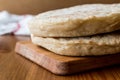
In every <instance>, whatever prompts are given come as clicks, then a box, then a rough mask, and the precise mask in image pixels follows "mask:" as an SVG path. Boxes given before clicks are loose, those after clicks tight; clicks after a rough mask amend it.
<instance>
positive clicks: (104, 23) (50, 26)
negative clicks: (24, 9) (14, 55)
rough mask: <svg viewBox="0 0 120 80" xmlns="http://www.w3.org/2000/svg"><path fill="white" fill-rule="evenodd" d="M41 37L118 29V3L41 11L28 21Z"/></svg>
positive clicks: (33, 30)
mask: <svg viewBox="0 0 120 80" xmlns="http://www.w3.org/2000/svg"><path fill="white" fill-rule="evenodd" d="M29 29H30V32H31V33H32V34H34V35H35V36H41V37H78V36H88V35H94V34H100V33H107V32H112V31H115V30H120V4H86V5H78V6H74V7H70V8H64V9H59V10H53V11H48V12H44V13H41V14H39V15H37V16H36V17H34V18H33V19H32V20H31V21H30V22H29Z"/></svg>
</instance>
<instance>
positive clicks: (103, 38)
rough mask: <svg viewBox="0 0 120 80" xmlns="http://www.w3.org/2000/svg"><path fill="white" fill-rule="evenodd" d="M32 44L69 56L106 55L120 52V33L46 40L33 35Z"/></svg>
mask: <svg viewBox="0 0 120 80" xmlns="http://www.w3.org/2000/svg"><path fill="white" fill-rule="evenodd" d="M31 39H32V42H33V43H34V44H37V45H39V46H41V47H44V48H46V49H48V50H50V51H52V52H54V53H56V54H60V55H67V56H92V55H95V56H97V55H106V54H115V53H119V52H120V31H117V32H113V33H108V34H101V35H95V36H90V37H75V38H44V37H37V36H34V35H31Z"/></svg>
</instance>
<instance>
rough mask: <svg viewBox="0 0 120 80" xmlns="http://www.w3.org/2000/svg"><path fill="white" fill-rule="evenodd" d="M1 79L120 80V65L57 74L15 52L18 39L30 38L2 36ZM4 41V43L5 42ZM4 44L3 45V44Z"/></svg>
mask: <svg viewBox="0 0 120 80" xmlns="http://www.w3.org/2000/svg"><path fill="white" fill-rule="evenodd" d="M1 39H2V41H0V47H2V46H3V44H5V43H7V44H5V45H4V47H7V48H9V51H6V52H1V51H0V80H120V65H114V66H110V67H105V68H101V69H95V70H90V71H86V72H81V73H78V74H74V75H68V76H57V75H54V74H52V73H50V72H49V71H47V70H45V69H43V68H42V67H40V66H38V65H36V64H35V63H33V62H31V61H30V60H28V59H26V58H24V57H22V56H20V55H18V54H16V53H15V52H14V48H15V44H16V42H17V41H23V40H30V38H29V37H24V36H23V37H22V36H9V35H8V36H2V37H0V40H1ZM3 42H4V43H3ZM1 44H2V45H1Z"/></svg>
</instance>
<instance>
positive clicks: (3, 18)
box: [0, 11, 33, 35]
mask: <svg viewBox="0 0 120 80" xmlns="http://www.w3.org/2000/svg"><path fill="white" fill-rule="evenodd" d="M32 17H33V16H32V15H15V14H10V13H8V12H7V11H1V12H0V35H4V34H9V33H13V34H15V35H30V32H29V29H28V21H29V20H31V19H32Z"/></svg>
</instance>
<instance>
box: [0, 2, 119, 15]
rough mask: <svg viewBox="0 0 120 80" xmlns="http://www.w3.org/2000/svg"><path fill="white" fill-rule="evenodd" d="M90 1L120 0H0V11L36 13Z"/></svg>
mask: <svg viewBox="0 0 120 80" xmlns="http://www.w3.org/2000/svg"><path fill="white" fill-rule="evenodd" d="M90 3H120V0H0V11H1V10H7V11H9V12H10V13H14V14H38V13H40V12H44V11H48V10H53V9H58V8H64V7H69V6H73V5H79V4H90Z"/></svg>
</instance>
